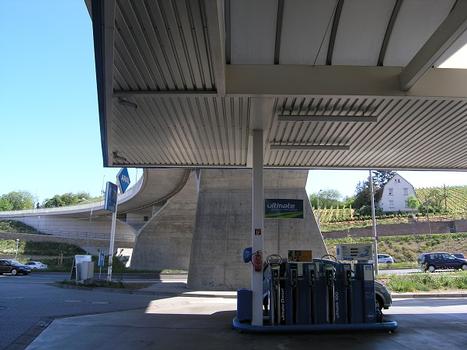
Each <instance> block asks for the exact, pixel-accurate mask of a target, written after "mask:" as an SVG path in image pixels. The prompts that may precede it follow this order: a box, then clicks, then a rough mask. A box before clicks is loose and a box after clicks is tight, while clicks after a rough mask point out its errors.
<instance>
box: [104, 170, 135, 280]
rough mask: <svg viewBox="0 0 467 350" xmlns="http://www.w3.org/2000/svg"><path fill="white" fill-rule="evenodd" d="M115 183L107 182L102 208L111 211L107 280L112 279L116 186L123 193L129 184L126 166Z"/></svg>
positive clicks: (115, 222)
mask: <svg viewBox="0 0 467 350" xmlns="http://www.w3.org/2000/svg"><path fill="white" fill-rule="evenodd" d="M116 180H117V181H116V182H117V185H118V187H117V185H115V184H113V183H111V182H107V186H106V190H105V202H104V209H105V210H109V211H111V212H112V226H111V228H110V244H109V264H108V268H107V281H108V282H111V281H112V262H113V255H114V245H115V229H116V226H117V207H118V201H117V195H118V188H120V192H121V193H125V191H126V190H127V188H128V186H130V176H129V175H128V170H127V168H122V169H121V170H120V171H119V172H118V174H117V179H116Z"/></svg>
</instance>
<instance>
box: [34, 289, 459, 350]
mask: <svg viewBox="0 0 467 350" xmlns="http://www.w3.org/2000/svg"><path fill="white" fill-rule="evenodd" d="M466 304H467V298H450V299H443V298H431V299H396V300H394V305H393V306H392V307H391V309H390V310H388V311H387V312H386V316H385V318H386V320H395V321H397V322H398V323H399V328H398V329H397V330H396V331H395V332H393V333H388V332H368V331H352V332H347V333H331V334H329V333H326V334H287V335H279V334H244V333H239V332H237V331H235V330H233V329H232V328H231V321H232V318H233V317H234V315H235V308H236V300H235V299H228V298H202V297H181V296H177V297H171V298H166V299H159V300H153V301H152V302H151V303H150V304H149V306H148V307H146V308H144V309H139V310H131V311H123V312H115V313H107V314H101V315H89V316H78V317H70V318H64V319H59V320H56V321H54V322H53V323H52V324H51V325H50V326H49V327H48V328H47V329H46V330H45V331H44V332H43V333H42V334H41V335H40V336H39V337H37V338H36V339H35V340H34V341H33V342H32V343H31V345H30V346H29V347H28V350H36V349H47V350H54V349H57V350H63V349H70V350H73V349H94V348H98V349H102V350H107V349H108V350H116V349H171V350H176V349H183V350H189V349H204V350H210V349H212V350H214V349H216V350H217V349H223V350H227V349H268V350H269V349H270V350H275V349H277V350H284V349H294V350H300V349H311V348H317V349H321V350H325V349H358V350H362V349H363V350H365V349H368V350H370V349H371V350H374V349H376V350H378V349H381V350H394V349H403V350H409V349H410V350H414V349H415V350H417V349H420V350H434V349H436V350H438V349H449V350H464V349H465V348H466V345H467V332H466V329H467V305H466Z"/></svg>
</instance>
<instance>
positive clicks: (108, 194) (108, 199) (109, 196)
mask: <svg viewBox="0 0 467 350" xmlns="http://www.w3.org/2000/svg"><path fill="white" fill-rule="evenodd" d="M117 192H118V188H117V185H115V184H113V183H111V182H109V181H108V182H107V185H106V186H105V200H104V209H105V210H108V211H111V212H112V213H114V212H115V207H116V206H117Z"/></svg>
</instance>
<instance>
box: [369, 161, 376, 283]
mask: <svg viewBox="0 0 467 350" xmlns="http://www.w3.org/2000/svg"><path fill="white" fill-rule="evenodd" d="M368 181H369V182H370V192H371V219H372V220H373V238H374V243H375V251H374V260H375V275H378V231H376V208H375V191H374V187H373V175H372V173H371V170H370V174H369V176H368Z"/></svg>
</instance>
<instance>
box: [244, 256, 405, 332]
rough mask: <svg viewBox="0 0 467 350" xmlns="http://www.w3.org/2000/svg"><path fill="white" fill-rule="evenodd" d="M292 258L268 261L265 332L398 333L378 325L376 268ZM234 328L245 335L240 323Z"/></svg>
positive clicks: (386, 325) (386, 324) (389, 326)
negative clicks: (373, 330) (370, 331)
mask: <svg viewBox="0 0 467 350" xmlns="http://www.w3.org/2000/svg"><path fill="white" fill-rule="evenodd" d="M290 258H291V256H290V254H289V259H283V258H282V257H281V256H279V255H271V256H269V257H268V258H267V259H266V264H265V266H264V278H265V279H264V283H263V288H264V296H265V299H264V304H265V310H264V311H265V318H264V324H265V326H263V327H268V326H267V325H269V326H272V327H271V329H277V330H278V331H279V330H284V329H295V330H297V329H299V330H310V331H313V330H331V329H335V330H351V329H352V330H353V329H387V330H393V329H395V328H396V327H397V322H395V321H390V322H382V323H378V321H377V317H376V298H375V287H374V274H373V264H372V263H368V262H363V261H358V262H356V263H354V264H353V265H351V264H350V263H341V262H338V261H337V260H336V259H335V258H334V259H335V261H332V260H327V259H310V260H311V261H293V260H291V259H290ZM292 258H293V257H292ZM235 328H242V329H243V330H246V327H244V326H239V323H236V325H235ZM255 329H256V328H255ZM273 332H274V331H273Z"/></svg>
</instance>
